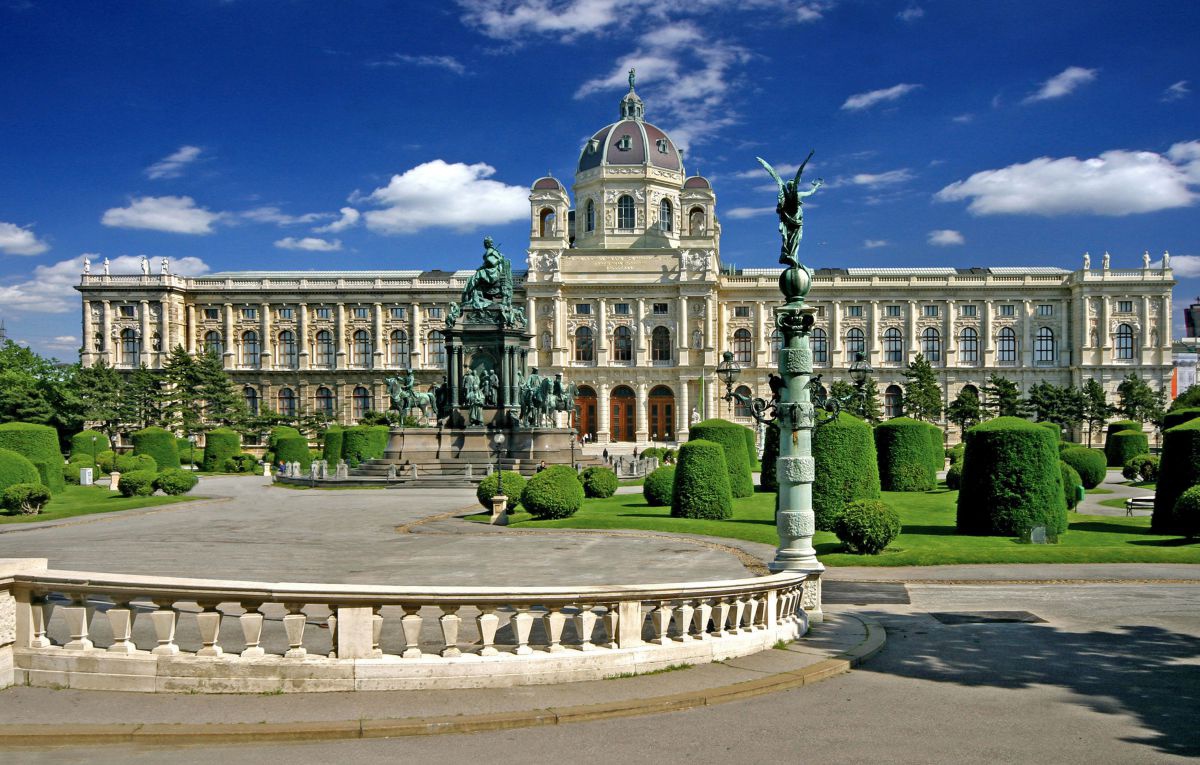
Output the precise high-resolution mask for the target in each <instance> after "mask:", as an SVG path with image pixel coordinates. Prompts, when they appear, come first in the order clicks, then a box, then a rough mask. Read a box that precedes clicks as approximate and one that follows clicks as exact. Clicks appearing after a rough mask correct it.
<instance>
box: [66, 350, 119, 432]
mask: <svg viewBox="0 0 1200 765" xmlns="http://www.w3.org/2000/svg"><path fill="white" fill-rule="evenodd" d="M75 388H76V393H77V395H78V397H79V402H80V413H81V415H82V416H83V419H84V420H86V421H87V422H93V423H96V424H97V425H98V426H99V429H100V430H102V431H103V432H104V434H105V435H107V436H108V437H109V438H110V439H111V438H113V437H114V436H115V435H116V434H117V431H118V430H119V429H120V425H121V401H122V399H124V398H125V392H124V391H125V381H124V379H123V378H122V377H121V374H120V373H119V372H118V371H117V370H115V369H113V368H112V367H111V366H109V364H108V361H107V360H106V359H104V358H103V357H101V358H100V360H99V361H97V362H96V363H95V364H94V365H92V366H90V367H81V368H80V369H79V372H78V373H77V374H76V375H75Z"/></svg>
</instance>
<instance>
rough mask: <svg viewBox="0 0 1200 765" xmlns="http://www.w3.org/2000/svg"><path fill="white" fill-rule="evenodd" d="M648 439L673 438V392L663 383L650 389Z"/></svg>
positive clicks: (668, 439)
mask: <svg viewBox="0 0 1200 765" xmlns="http://www.w3.org/2000/svg"><path fill="white" fill-rule="evenodd" d="M649 403H650V423H649V427H650V440H651V441H674V440H675V394H674V393H672V392H671V389H670V388H668V387H667V386H665V385H657V386H655V387H654V388H651V389H650V401H649Z"/></svg>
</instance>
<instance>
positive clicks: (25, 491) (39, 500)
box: [0, 483, 50, 515]
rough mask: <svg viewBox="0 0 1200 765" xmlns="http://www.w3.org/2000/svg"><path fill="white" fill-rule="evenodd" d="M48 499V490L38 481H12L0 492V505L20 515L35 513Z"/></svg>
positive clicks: (39, 510)
mask: <svg viewBox="0 0 1200 765" xmlns="http://www.w3.org/2000/svg"><path fill="white" fill-rule="evenodd" d="M49 501H50V490H49V489H47V488H46V487H45V486H43V485H42V484H40V483H14V484H13V485H12V486H9V487H8V488H6V489H5V490H4V492H3V493H2V494H0V507H3V508H4V509H5V510H7V511H9V512H10V513H20V514H21V515H37V514H38V513H40V512H41V511H42V508H43V507H45V506H46V503H47V502H49Z"/></svg>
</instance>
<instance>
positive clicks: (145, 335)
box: [138, 300, 152, 367]
mask: <svg viewBox="0 0 1200 765" xmlns="http://www.w3.org/2000/svg"><path fill="white" fill-rule="evenodd" d="M138 310H140V311H141V314H140V318H141V323H142V326H141V330H140V331H141V335H142V357H141V362H142V366H147V367H148V366H150V353H151V350H152V348H151V338H150V301H149V300H143V301H141V305H140V306H138Z"/></svg>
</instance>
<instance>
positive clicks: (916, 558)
mask: <svg viewBox="0 0 1200 765" xmlns="http://www.w3.org/2000/svg"><path fill="white" fill-rule="evenodd" d="M883 499H884V501H885V502H887V503H888V504H889V505H891V506H892V507H893V508H895V509H896V511H897V512H899V513H900V518H901V520H902V522H903V524H904V528H903V531H902V532H901V534H900V536H899V537H897V538H896V540H895V541H894V542H892V544H891V546H889V547H888V549H887V550H885V551H884V552H883V553H882V554H880V555H873V556H872V555H853V554H850V553H846V552H844V551H843V547H842V544H841V542H839V541H838V539H837V537H836V536H834V535H833V534H832V533H830V532H825V531H818V532H817V534H816V537H815V538H814V540H813V543H814V544H815V545H816V548H817V554H818V555H819V556H820V558H821V562H822V563H824V564H825V565H827V566H932V565H945V564H951V563H1200V541H1197V542H1193V543H1190V544H1188V543H1186V542H1185V540H1183V539H1181V538H1179V537H1168V536H1162V535H1159V534H1151V533H1150V518H1149V517H1137V518H1125V517H1112V516H1101V515H1080V514H1077V513H1070V530H1069V531H1068V532H1067V533H1066V534H1064V535H1063V536H1062V538H1061V539H1060V542H1059V544H1057V545H1030V544H1023V543H1021V542H1019V541H1017V540H1016V539H1012V538H1009V537H975V536H960V535H958V534H956V533H955V530H954V523H955V502H956V501H957V499H958V492H957V491H950V490H948V489H945V488H941V489H937V490H934V491H930V492H925V493H920V492H884V493H883ZM774 505H775V495H774V494H755V495H754V496H753V497H747V498H745V499H735V500H734V516H733V518H732V519H730V520H727V521H705V520H691V519H685V518H672V517H671V516H670V508H666V507H650V506H648V505H647V504H646V503H645V500H644V499H643V498H642V497H641V496H640V495H636V494H618V495H614V496H612V497H609V498H608V499H589V500H585V501H584V505H583V508H582V509H581V510H580V511H579V512H578V513H576V514H575V515H574V516H573V517H571V518H565V519H562V520H557V521H535V520H533V519H532V517H531V516H530V515H529V514H528V513H525V512H518V513H514V514H513V515H512V516H511V519H510V523H511V525H513V526H515V527H518V528H576V529H643V530H647V531H667V532H673V533H683V534H704V535H708V536H716V537H728V538H732V539H744V540H748V541H751V542H763V543H765V544H771V545H774V544H776V543H777V542H778V538H777V536H776V534H775V523H774V520H773V517H774ZM487 517H488V516H487V515H486V514H481V515H478V516H472V520H480V521H485V520H486V519H487Z"/></svg>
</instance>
